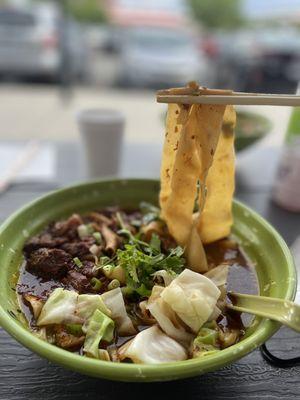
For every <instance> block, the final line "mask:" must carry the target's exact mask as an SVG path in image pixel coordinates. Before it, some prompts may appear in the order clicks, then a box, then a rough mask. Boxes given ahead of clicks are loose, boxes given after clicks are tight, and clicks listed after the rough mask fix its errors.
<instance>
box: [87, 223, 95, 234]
mask: <svg viewBox="0 0 300 400" xmlns="http://www.w3.org/2000/svg"><path fill="white" fill-rule="evenodd" d="M87 230H88V233H89V235H92V234H93V233H94V232H95V229H94V227H93V224H87Z"/></svg>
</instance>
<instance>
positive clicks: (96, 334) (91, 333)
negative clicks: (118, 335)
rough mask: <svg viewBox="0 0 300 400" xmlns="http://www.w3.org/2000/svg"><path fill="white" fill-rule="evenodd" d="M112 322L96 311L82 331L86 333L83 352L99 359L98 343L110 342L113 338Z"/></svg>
mask: <svg viewBox="0 0 300 400" xmlns="http://www.w3.org/2000/svg"><path fill="white" fill-rule="evenodd" d="M114 327H115V324H114V321H113V320H112V319H111V318H109V317H108V316H107V315H105V314H104V313H103V312H101V311H100V310H96V311H95V312H94V313H93V315H92V316H91V318H90V319H89V320H88V321H87V322H86V323H85V325H84V326H83V328H82V330H83V332H84V333H86V337H85V341H84V345H83V351H84V352H85V353H87V354H89V355H91V356H93V357H95V358H100V355H101V354H100V353H99V343H100V341H101V340H105V341H106V342H111V341H112V340H113V337H114Z"/></svg>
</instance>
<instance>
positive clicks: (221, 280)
mask: <svg viewBox="0 0 300 400" xmlns="http://www.w3.org/2000/svg"><path fill="white" fill-rule="evenodd" d="M228 272H229V265H227V264H221V265H218V266H217V267H215V268H212V269H211V270H209V271H208V272H206V273H205V274H204V276H206V277H207V278H209V279H210V280H211V281H213V283H214V284H215V285H216V286H218V287H219V286H223V285H226V283H227V278H228Z"/></svg>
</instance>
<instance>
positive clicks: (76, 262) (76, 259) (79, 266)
mask: <svg viewBox="0 0 300 400" xmlns="http://www.w3.org/2000/svg"><path fill="white" fill-rule="evenodd" d="M73 261H74V263H75V264H76V266H77V267H78V268H82V267H83V264H82V262H81V261H80V260H79V258H78V257H74V258H73Z"/></svg>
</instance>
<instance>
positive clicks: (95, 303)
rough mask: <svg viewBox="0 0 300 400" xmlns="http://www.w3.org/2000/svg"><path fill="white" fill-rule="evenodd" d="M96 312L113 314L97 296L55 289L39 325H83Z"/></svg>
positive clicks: (39, 319) (39, 320)
mask: <svg viewBox="0 0 300 400" xmlns="http://www.w3.org/2000/svg"><path fill="white" fill-rule="evenodd" d="M95 310H100V311H102V312H103V313H104V314H106V315H108V316H110V315H111V312H110V310H109V309H108V308H107V307H106V305H105V304H104V302H103V300H102V298H101V296H99V295H97V294H80V295H78V293H77V292H75V291H71V290H64V289H62V288H58V289H55V290H54V291H53V292H52V293H51V295H50V296H49V298H48V300H47V301H46V303H45V304H44V306H43V308H42V311H41V313H40V316H39V318H38V321H37V325H38V326H41V325H51V324H83V323H84V322H85V321H86V320H88V319H89V318H90V317H91V316H92V314H93V313H94V312H95Z"/></svg>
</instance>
